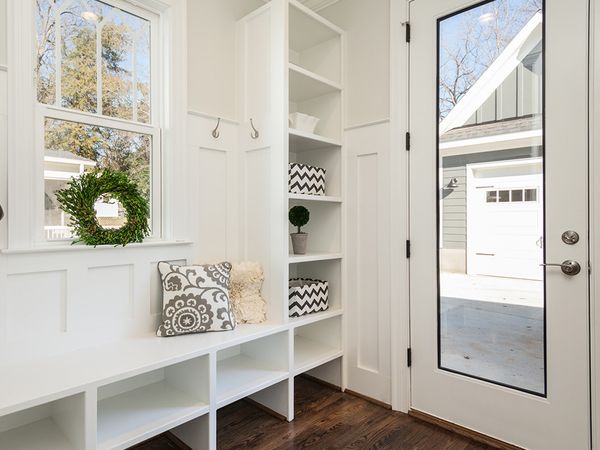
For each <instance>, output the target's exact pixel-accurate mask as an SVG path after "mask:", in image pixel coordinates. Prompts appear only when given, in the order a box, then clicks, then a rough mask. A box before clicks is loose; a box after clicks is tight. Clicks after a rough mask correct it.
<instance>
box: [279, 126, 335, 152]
mask: <svg viewBox="0 0 600 450" xmlns="http://www.w3.org/2000/svg"><path fill="white" fill-rule="evenodd" d="M289 135H290V146H289V148H290V152H292V153H298V152H303V151H310V150H318V149H320V148H326V147H341V145H342V144H341V142H340V141H338V140H336V139H331V138H328V137H325V136H320V135H318V134H314V133H307V132H306V131H301V130H296V129H294V128H290V130H289Z"/></svg>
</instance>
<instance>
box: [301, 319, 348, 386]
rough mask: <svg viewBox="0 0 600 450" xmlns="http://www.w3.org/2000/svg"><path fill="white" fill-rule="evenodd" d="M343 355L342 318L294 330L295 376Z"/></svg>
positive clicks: (318, 322) (309, 324) (324, 320)
mask: <svg viewBox="0 0 600 450" xmlns="http://www.w3.org/2000/svg"><path fill="white" fill-rule="evenodd" d="M342 355H343V351H342V330H341V316H340V315H337V316H333V317H330V318H328V319H322V320H320V321H316V322H311V323H308V324H302V325H300V324H299V325H298V326H297V327H296V328H294V375H300V374H302V373H304V372H307V371H308V370H311V369H314V368H315V367H318V366H321V365H323V364H325V363H328V362H330V361H333V360H334V359H338V358H340V357H341V356H342Z"/></svg>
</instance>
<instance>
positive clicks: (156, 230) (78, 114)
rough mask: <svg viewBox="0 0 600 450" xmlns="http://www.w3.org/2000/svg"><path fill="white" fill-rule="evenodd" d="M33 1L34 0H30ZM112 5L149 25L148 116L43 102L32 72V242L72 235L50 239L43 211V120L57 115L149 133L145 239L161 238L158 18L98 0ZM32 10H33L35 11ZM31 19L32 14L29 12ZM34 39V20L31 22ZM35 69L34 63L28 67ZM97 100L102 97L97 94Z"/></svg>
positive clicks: (123, 2) (117, 0)
mask: <svg viewBox="0 0 600 450" xmlns="http://www.w3.org/2000/svg"><path fill="white" fill-rule="evenodd" d="M30 1H31V3H32V4H34V2H35V1H36V0H30ZM75 1H77V0H75ZM101 1H102V3H105V4H108V5H110V6H112V7H114V8H117V9H120V10H122V11H123V12H125V13H130V14H133V15H135V16H138V17H140V18H142V19H144V20H147V21H148V22H149V25H150V52H149V56H150V120H149V122H148V123H143V122H138V121H134V120H129V119H122V118H117V117H110V116H106V115H102V114H99V113H91V112H86V111H77V110H74V109H69V108H65V107H62V106H57V105H56V104H45V103H41V102H39V101H38V98H37V83H36V74H35V72H34V75H33V77H34V83H35V91H34V94H35V97H34V103H35V106H34V110H35V112H34V123H35V141H34V142H35V143H34V147H35V153H36V158H35V172H36V176H35V192H36V198H35V201H34V202H33V207H34V208H35V216H34V224H35V225H34V226H35V228H34V236H33V240H34V245H37V246H39V245H65V243H71V242H72V241H73V239H57V240H49V239H47V238H46V233H45V211H44V193H45V189H44V183H45V177H44V151H45V139H44V134H45V120H46V119H57V120H64V121H70V122H78V123H82V124H86V125H93V126H100V127H107V128H114V129H118V130H121V131H126V132H133V133H141V134H146V135H149V136H151V142H152V143H151V148H150V208H151V210H150V222H151V234H150V235H149V236H148V237H147V238H146V239H145V240H144V241H155V240H161V239H163V238H164V234H163V230H164V226H163V222H164V220H163V197H164V196H163V155H162V149H163V142H162V125H163V122H164V114H163V105H164V88H163V85H162V83H161V82H160V67H161V64H162V61H163V51H161V46H160V41H161V39H162V33H161V31H162V30H161V23H160V22H161V20H160V15H159V14H158V12H157V11H153V10H152V9H150V8H143V7H141V6H138V4H134V3H131V2H129V1H127V0H101ZM34 14H35V11H34ZM31 19H32V20H35V16H34V15H32V17H31ZM32 31H33V33H34V35H33V39H34V42H35V33H36V30H35V23H33V24H32ZM31 70H32V71H34V67H33V66H32V67H31ZM98 102H101V99H100V98H98Z"/></svg>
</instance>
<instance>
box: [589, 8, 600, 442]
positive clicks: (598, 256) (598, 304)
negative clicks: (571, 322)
mask: <svg viewBox="0 0 600 450" xmlns="http://www.w3.org/2000/svg"><path fill="white" fill-rule="evenodd" d="M599 24H600V0H591V2H590V51H589V55H590V64H589V72H590V78H589V79H590V107H589V108H590V110H589V111H590V120H589V124H590V130H589V131H590V149H589V158H590V162H589V183H590V185H589V189H590V214H589V217H590V225H589V230H590V267H591V268H592V270H591V274H590V321H591V326H590V357H591V361H590V371H591V410H592V411H591V417H592V420H591V422H592V423H591V427H592V448H593V449H600V417H599V414H600V382H599V381H598V380H599V379H600V378H599V377H600V331H599V330H598V326H597V324H600V300H599V299H600V271H599V270H594V269H595V268H596V266H597V265H598V264H600V239H599V238H598V234H597V233H596V232H594V230H598V227H599V226H600V181H599V180H600V158H599V157H598V152H599V151H600V135H599V131H598V127H597V125H596V124H597V123H598V118H599V117H600V70H598V62H599V61H600V33H598V28H597V27H598V25H599Z"/></svg>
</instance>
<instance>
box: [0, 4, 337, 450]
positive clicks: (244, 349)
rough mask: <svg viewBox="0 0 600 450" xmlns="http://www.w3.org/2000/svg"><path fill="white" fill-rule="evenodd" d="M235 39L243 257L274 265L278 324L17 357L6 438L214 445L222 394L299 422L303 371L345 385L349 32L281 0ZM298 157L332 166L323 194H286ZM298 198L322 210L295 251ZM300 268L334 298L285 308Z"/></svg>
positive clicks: (4, 402) (85, 446)
mask: <svg viewBox="0 0 600 450" xmlns="http://www.w3.org/2000/svg"><path fill="white" fill-rule="evenodd" d="M286 15H287V17H286ZM278 23H279V25H280V26H279V25H277V26H275V25H276V24H278ZM286 24H289V26H288V27H286ZM284 33H285V34H284ZM238 39H239V42H240V43H242V44H241V45H240V46H239V48H240V55H239V57H240V61H242V60H243V61H251V64H250V65H248V66H244V65H243V64H242V63H240V65H239V66H240V69H239V72H240V80H239V81H240V86H241V87H240V89H246V91H241V92H242V93H243V94H244V95H240V96H239V97H240V98H241V99H242V100H240V101H245V102H249V104H247V105H240V108H239V111H240V115H243V117H240V122H241V126H240V130H241V129H242V128H243V125H245V124H249V119H250V118H253V120H254V122H253V123H254V124H256V125H257V126H258V127H259V128H260V131H261V133H260V137H259V136H256V138H254V137H252V136H251V135H250V134H249V133H243V134H240V136H241V137H240V139H239V142H238V148H239V161H236V165H237V166H239V169H240V170H239V173H240V175H241V176H240V178H242V179H241V180H240V199H239V200H240V203H242V204H243V205H244V207H243V208H240V210H243V211H242V212H240V216H241V217H240V219H241V220H240V222H241V224H240V236H238V237H237V239H239V240H240V245H239V247H240V249H243V250H240V255H239V256H240V258H244V259H247V260H256V261H261V262H263V264H264V266H265V283H264V286H263V294H264V296H265V298H266V299H267V302H268V308H269V311H268V321H267V322H265V323H262V324H257V325H247V324H238V326H237V327H236V329H235V330H233V331H227V332H222V333H205V334H198V335H187V336H178V337H174V338H157V337H156V335H155V334H154V333H149V332H148V333H146V332H142V331H141V330H140V331H139V332H140V333H141V334H139V335H137V334H136V335H135V337H133V336H131V337H125V338H123V339H122V340H117V341H115V342H112V343H107V344H102V345H100V344H98V345H95V346H94V347H89V348H87V347H86V348H82V349H81V350H74V351H70V352H66V353H60V354H56V355H49V356H45V357H43V358H37V359H35V360H34V361H25V362H23V364H22V365H19V364H21V363H19V364H15V366H12V365H11V366H9V367H8V370H3V378H2V383H0V449H4V448H7V449H11V448H24V449H27V450H42V449H43V450H107V449H111V450H117V449H125V448H127V447H130V446H132V445H136V444H137V443H139V442H142V441H144V440H146V439H148V438H150V437H152V436H155V435H157V434H159V433H162V432H164V431H166V430H171V431H172V432H173V433H174V434H175V435H176V436H177V437H179V438H180V439H181V440H182V441H184V442H185V443H186V444H188V445H189V446H190V447H192V448H194V449H206V448H208V449H211V450H214V449H216V420H217V411H218V409H219V408H221V407H223V406H225V405H228V404H230V403H232V402H235V401H237V400H239V399H241V398H244V397H250V398H251V399H253V400H255V401H257V402H259V403H261V404H262V405H263V406H265V407H266V408H269V409H271V410H273V411H275V412H276V413H278V414H279V415H281V416H284V417H286V418H287V419H288V420H293V417H294V404H293V401H294V400H293V399H294V392H293V387H294V383H293V379H294V377H295V376H297V375H298V374H301V373H307V372H308V373H310V374H311V375H313V376H316V377H318V378H319V377H320V378H321V379H324V380H325V381H327V382H330V383H333V384H336V385H339V386H340V387H344V380H343V370H342V367H343V363H342V361H343V355H344V348H343V339H342V337H343V330H344V291H343V290H344V277H345V260H344V258H345V245H344V215H345V201H344V195H345V193H344V192H345V180H344V172H345V170H344V168H345V152H344V144H343V143H344V136H343V111H344V108H343V98H344V97H343V94H344V80H343V76H342V66H343V64H342V55H343V32H342V30H340V29H339V28H337V27H336V26H335V25H333V24H331V23H329V22H328V21H327V20H325V19H323V18H321V17H320V16H319V15H318V14H316V13H314V12H313V11H312V10H310V9H308V8H306V7H305V6H303V5H302V4H300V3H299V2H297V1H296V0H272V1H271V2H270V3H267V4H265V5H263V6H261V7H260V8H259V9H258V10H256V11H255V12H253V13H250V14H249V15H248V16H246V17H245V18H243V19H241V20H240V21H239V22H238ZM282 40H283V41H282ZM243 43H246V44H247V45H246V46H244V44H243ZM275 43H282V44H283V45H282V46H279V45H274V44H275ZM244 52H246V53H244ZM249 53H251V55H249ZM248 71H251V72H250V73H249V72H248ZM287 89H289V91H288V90H287ZM277 105H278V106H277ZM290 112H304V113H306V114H310V115H313V116H316V117H319V118H320V122H319V124H318V126H317V128H316V130H315V132H314V133H307V132H304V131H301V130H294V129H290V127H289V124H288V120H287V119H288V113H290ZM265 124H268V126H267V125H265ZM232 154H233V153H232ZM289 162H299V163H303V164H310V165H313V166H318V167H322V168H324V169H325V170H326V171H327V172H326V179H327V183H326V192H325V195H324V196H311V195H301V194H290V193H288V189H287V178H288V173H287V168H288V163H289ZM237 166H236V169H237ZM265 174H268V175H267V176H265ZM296 204H306V205H307V207H308V208H309V209H310V211H311V213H312V214H311V215H312V218H311V222H310V224H309V225H308V226H307V228H306V229H307V231H308V232H309V233H310V237H309V245H308V248H309V253H307V254H305V255H292V254H290V248H289V241H288V239H289V237H288V235H289V232H290V228H289V224H288V221H287V214H286V213H287V210H288V208H289V207H290V206H292V205H296ZM244 233H245V234H244ZM242 234H244V235H242ZM286 238H287V239H286ZM242 253H243V254H242ZM295 277H308V278H317V279H322V280H326V281H327V282H328V283H329V308H328V309H327V310H326V311H322V312H318V313H314V314H309V315H306V316H302V317H298V318H289V317H288V306H289V305H288V295H287V294H288V281H289V278H295ZM75 347H76V346H73V348H75ZM323 368H324V369H323ZM4 369H5V368H4ZM321 369H323V370H321ZM40 374H43V376H42V377H40ZM65 374H68V376H65Z"/></svg>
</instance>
